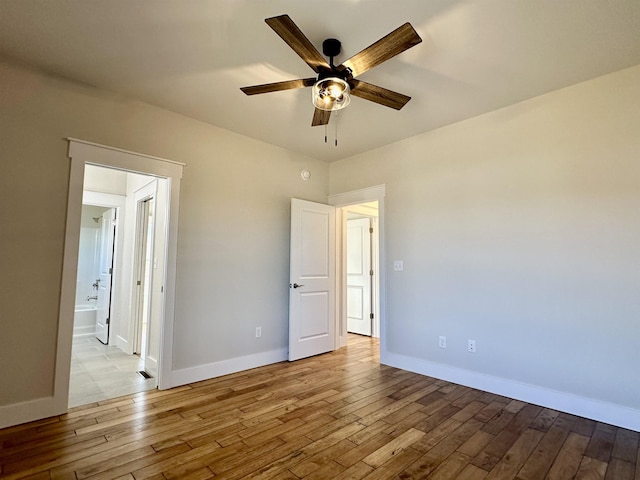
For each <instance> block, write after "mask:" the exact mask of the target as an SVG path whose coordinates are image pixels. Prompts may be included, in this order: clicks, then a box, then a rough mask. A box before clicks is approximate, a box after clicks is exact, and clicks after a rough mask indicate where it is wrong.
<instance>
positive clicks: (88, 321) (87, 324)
mask: <svg viewBox="0 0 640 480" xmlns="http://www.w3.org/2000/svg"><path fill="white" fill-rule="evenodd" d="M95 333H96V306H95V305H76V310H75V314H74V316H73V336H74V337H86V336H89V335H94V334H95Z"/></svg>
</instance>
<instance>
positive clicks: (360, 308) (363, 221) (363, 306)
mask: <svg viewBox="0 0 640 480" xmlns="http://www.w3.org/2000/svg"><path fill="white" fill-rule="evenodd" d="M342 218H343V222H344V224H343V232H344V237H345V239H344V245H345V249H346V252H345V264H344V274H343V275H344V282H345V285H346V296H345V301H346V322H347V333H355V334H358V335H364V336H368V337H376V338H377V337H379V336H380V328H379V318H380V313H379V309H380V306H379V305H380V303H379V285H380V282H379V254H378V244H379V240H378V233H379V229H378V202H377V201H373V202H367V203H361V204H356V205H350V206H347V207H343V208H342Z"/></svg>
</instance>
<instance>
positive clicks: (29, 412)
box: [0, 397, 67, 428]
mask: <svg viewBox="0 0 640 480" xmlns="http://www.w3.org/2000/svg"><path fill="white" fill-rule="evenodd" d="M66 411H67V409H66V405H65V406H61V405H58V404H57V403H56V402H55V401H54V398H53V397H44V398H37V399H35V400H29V401H27V402H20V403H13V404H11V405H3V406H0V428H5V427H12V426H14V425H20V424H22V423H27V422H32V421H34V420H41V419H43V418H48V417H54V416H56V415H62V414H63V413H65V412H66Z"/></svg>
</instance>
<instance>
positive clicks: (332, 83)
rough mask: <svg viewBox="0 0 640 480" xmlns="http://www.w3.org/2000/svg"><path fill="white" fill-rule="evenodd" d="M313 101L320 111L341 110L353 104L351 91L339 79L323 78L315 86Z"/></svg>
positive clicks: (346, 84)
mask: <svg viewBox="0 0 640 480" xmlns="http://www.w3.org/2000/svg"><path fill="white" fill-rule="evenodd" d="M311 99H312V102H313V105H314V106H315V107H316V108H319V109H320V110H327V111H331V110H341V109H343V108H344V107H346V106H347V105H349V102H351V89H350V88H349V84H348V83H347V82H346V81H344V80H343V79H341V78H339V77H327V78H322V79H320V80H318V81H317V82H316V83H315V84H314V85H313V88H312V89H311Z"/></svg>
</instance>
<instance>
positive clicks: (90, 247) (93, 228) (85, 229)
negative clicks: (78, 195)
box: [76, 205, 108, 306]
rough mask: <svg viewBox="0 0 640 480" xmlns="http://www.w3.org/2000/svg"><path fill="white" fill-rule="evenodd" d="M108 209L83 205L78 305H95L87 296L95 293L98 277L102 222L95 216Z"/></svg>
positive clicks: (77, 290)
mask: <svg viewBox="0 0 640 480" xmlns="http://www.w3.org/2000/svg"><path fill="white" fill-rule="evenodd" d="M106 210H108V209H107V208H104V207H97V206H94V205H83V206H82V221H81V222H82V223H81V227H80V247H79V250H80V251H79V253H78V275H77V281H76V306H77V305H91V306H95V301H88V300H87V297H88V296H92V295H95V293H96V290H95V289H94V288H93V286H92V284H93V283H94V282H95V281H96V279H97V278H98V277H97V274H98V272H97V268H98V265H97V262H98V245H99V238H100V222H99V221H98V222H96V221H94V218H99V217H101V216H102V214H103V212H105V211H106Z"/></svg>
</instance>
